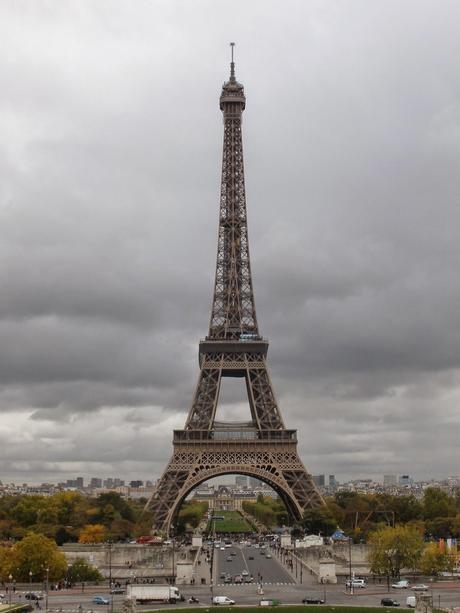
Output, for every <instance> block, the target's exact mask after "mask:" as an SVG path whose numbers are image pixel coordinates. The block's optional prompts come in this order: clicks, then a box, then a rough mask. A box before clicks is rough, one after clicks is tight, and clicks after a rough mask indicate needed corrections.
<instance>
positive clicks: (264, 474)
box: [166, 467, 302, 534]
mask: <svg viewBox="0 0 460 613" xmlns="http://www.w3.org/2000/svg"><path fill="white" fill-rule="evenodd" d="M222 475H245V476H248V477H255V478H256V479H259V480H260V481H263V482H264V483H266V484H267V485H269V486H270V487H271V488H272V489H273V490H275V492H276V493H277V494H278V496H279V497H280V498H281V500H282V501H283V503H284V505H285V507H286V509H287V512H288V513H289V515H290V516H291V517H293V518H294V519H296V520H298V519H301V517H302V509H301V508H300V507H299V505H298V503H297V501H296V499H295V496H294V495H293V494H292V492H290V491H288V489H287V487H286V486H285V485H284V484H283V483H282V481H281V479H280V478H279V477H277V476H276V475H274V474H272V473H270V472H268V471H265V470H262V469H260V468H253V469H248V468H243V467H240V468H238V470H233V469H232V470H230V469H227V470H222V469H218V468H212V469H211V468H210V469H208V470H206V471H202V472H201V473H200V474H199V476H198V475H197V476H196V478H195V479H193V481H192V482H190V483H188V484H187V485H188V487H187V489H186V490H184V492H182V493H181V495H180V496H179V497H178V498H177V499H176V502H175V504H174V505H173V507H172V509H171V512H170V515H169V518H168V522H167V527H166V533H167V534H170V533H171V528H172V527H173V525H174V524H175V523H176V521H177V516H178V513H179V510H180V507H181V506H182V503H183V502H184V500H185V499H186V498H187V496H188V495H189V494H190V492H191V491H192V490H194V489H195V488H196V487H197V486H198V485H200V484H201V483H204V482H205V481H209V479H213V478H214V477H220V476H222Z"/></svg>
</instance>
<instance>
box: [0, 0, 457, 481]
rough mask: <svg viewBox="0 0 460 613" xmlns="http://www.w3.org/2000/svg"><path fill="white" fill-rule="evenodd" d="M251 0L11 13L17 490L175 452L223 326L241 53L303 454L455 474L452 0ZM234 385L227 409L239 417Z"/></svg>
mask: <svg viewBox="0 0 460 613" xmlns="http://www.w3.org/2000/svg"><path fill="white" fill-rule="evenodd" d="M233 6H234V10H233V11H232V12H231V13H229V12H228V10H227V9H226V5H224V3H223V2H221V1H220V0H218V1H212V2H211V1H210V0H195V1H194V2H190V3H184V2H179V1H175V0H173V1H168V2H166V1H162V0H154V1H153V2H147V1H143V0H141V1H139V2H136V3H135V4H133V3H131V2H127V1H124V0H115V1H110V2H108V1H102V2H98V3H97V4H95V3H93V2H90V1H86V0H85V1H83V2H79V3H71V2H47V3H45V2H34V3H33V4H32V3H13V2H4V3H2V5H1V6H0V82H1V83H2V91H1V93H0V134H1V135H2V138H1V139H0V179H1V180H0V288H1V294H0V411H1V421H0V447H1V449H2V452H1V456H0V479H3V480H4V479H18V480H28V481H32V482H33V481H38V480H44V479H60V478H66V477H71V476H74V475H76V474H83V475H85V476H93V475H94V476H95V475H100V476H104V475H110V474H113V475H119V476H124V477H126V478H131V477H132V478H134V477H141V478H154V477H156V476H158V475H159V474H160V473H161V471H162V469H163V467H164V465H165V463H166V462H167V459H168V456H169V454H170V451H171V436H172V430H173V429H174V428H180V427H181V426H182V425H183V423H184V420H185V417H186V414H187V411H188V409H189V405H190V402H191V399H192V394H193V390H194V386H195V381H196V377H197V374H198V364H197V349H198V347H197V344H198V341H199V339H200V338H201V337H203V336H204V335H205V334H206V329H207V325H208V321H209V310H210V304H211V292H212V284H213V274H214V264H215V252H216V234H217V221H218V202H219V187H220V185H219V184H220V163H221V150H222V118H221V113H220V110H219V108H218V96H219V94H220V87H221V84H222V82H223V81H224V80H225V79H226V78H227V75H228V61H229V53H228V46H227V45H228V42H229V41H230V40H236V42H237V48H236V60H237V77H238V79H239V80H240V81H241V82H243V83H244V85H245V89H246V95H247V109H246V111H245V114H244V125H243V130H244V135H243V138H244V148H245V154H244V155H245V170H246V187H247V200H248V216H249V232H250V243H251V260H252V269H253V275H254V286H255V298H256V305H257V310H258V318H259V323H260V326H261V332H262V333H263V334H264V335H266V336H267V337H268V338H269V339H270V342H271V345H270V352H269V365H270V369H271V374H272V377H273V381H274V385H275V390H276V392H277V395H278V400H279V403H280V406H281V410H282V412H283V416H284V419H285V422H286V424H287V425H288V426H289V427H296V428H298V430H299V441H300V450H301V454H302V457H303V459H304V461H305V464H306V465H307V467H308V468H309V469H311V470H312V471H313V472H315V473H317V472H330V473H335V474H336V475H337V476H338V477H339V478H340V477H341V476H343V477H345V476H351V475H375V476H378V475H382V474H383V473H385V472H396V473H398V472H411V473H412V474H414V475H416V476H431V475H433V476H436V475H446V474H448V473H453V472H455V471H456V470H457V467H458V457H459V448H458V433H459V429H460V412H459V409H458V407H459V406H460V404H459V402H460V384H459V374H460V369H459V367H460V332H459V330H460V290H459V283H458V268H459V262H460V241H459V240H458V237H459V227H460V209H459V202H460V181H459V177H460V78H459V75H458V61H457V58H458V57H459V56H460V42H459V37H458V31H457V30H458V28H457V24H458V22H459V18H460V6H459V5H458V3H457V2H454V1H453V0H450V1H449V0H441V1H438V0H436V1H435V0H431V1H428V0H422V1H420V0H417V1H416V0H408V1H407V2H404V3H401V2H399V1H397V0H390V1H383V0H377V1H375V2H372V3H371V2H368V1H367V0H352V1H350V2H347V3H336V2H332V1H328V0H326V1H325V0H321V1H320V0H309V1H308V2H304V1H300V0H288V1H287V2H279V1H274V0H268V1H263V2H262V1H259V0H256V1H254V2H251V3H247V2H243V0H238V1H237V2H236V3H234V5H233ZM240 383H241V381H236V382H235V381H228V380H225V381H224V384H223V388H222V394H221V407H220V409H219V410H220V414H221V416H223V417H225V418H233V419H238V418H240V417H243V416H245V415H246V414H247V410H248V407H247V401H246V399H245V395H244V390H243V389H242V387H243V386H241V385H240ZM433 441H436V442H437V450H436V453H432V454H430V453H427V449H431V448H432V447H433ZM25 449H26V450H27V453H25V452H24V450H25Z"/></svg>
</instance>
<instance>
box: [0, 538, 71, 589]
mask: <svg viewBox="0 0 460 613" xmlns="http://www.w3.org/2000/svg"><path fill="white" fill-rule="evenodd" d="M46 569H48V577H49V579H50V580H51V581H57V580H59V579H62V578H63V577H65V575H66V573H67V562H66V559H65V556H64V554H63V553H61V551H59V548H58V547H57V545H56V543H55V542H54V541H52V540H51V539H48V538H46V537H45V536H43V535H42V534H34V533H29V534H28V535H27V536H26V537H25V538H23V539H22V541H20V542H19V543H16V544H15V545H13V547H11V548H9V549H7V550H6V552H5V553H4V559H3V563H2V574H3V576H2V580H3V581H5V580H6V578H7V576H8V575H9V574H10V573H11V574H12V575H13V578H14V579H15V580H16V581H28V580H29V572H32V579H33V580H34V581H41V580H44V579H45V577H46V575H47V570H46Z"/></svg>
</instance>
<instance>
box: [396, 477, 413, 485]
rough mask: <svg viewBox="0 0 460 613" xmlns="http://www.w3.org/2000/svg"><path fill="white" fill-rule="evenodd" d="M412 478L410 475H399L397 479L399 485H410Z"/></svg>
mask: <svg viewBox="0 0 460 613" xmlns="http://www.w3.org/2000/svg"><path fill="white" fill-rule="evenodd" d="M411 484H412V478H411V477H410V475H400V477H399V485H411Z"/></svg>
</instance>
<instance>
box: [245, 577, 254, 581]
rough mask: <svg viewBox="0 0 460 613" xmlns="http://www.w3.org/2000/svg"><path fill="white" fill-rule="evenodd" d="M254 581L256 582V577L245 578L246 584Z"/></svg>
mask: <svg viewBox="0 0 460 613" xmlns="http://www.w3.org/2000/svg"><path fill="white" fill-rule="evenodd" d="M253 581H254V577H252V576H246V577H245V578H244V582H245V583H252V582H253Z"/></svg>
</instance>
